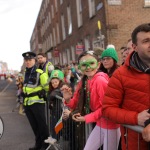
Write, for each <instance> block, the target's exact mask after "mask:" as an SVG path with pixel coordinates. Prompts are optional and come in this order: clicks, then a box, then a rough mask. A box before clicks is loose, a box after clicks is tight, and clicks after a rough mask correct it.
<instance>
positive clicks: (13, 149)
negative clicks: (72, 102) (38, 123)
mask: <svg viewBox="0 0 150 150" xmlns="http://www.w3.org/2000/svg"><path fill="white" fill-rule="evenodd" d="M0 87H1V88H0V116H1V117H2V119H3V121H4V135H3V136H2V139H0V150H28V149H29V147H32V146H33V145H34V135H33V131H32V129H31V127H30V125H29V123H28V120H27V118H26V116H24V115H20V114H19V113H18V111H17V110H16V111H14V112H13V111H12V110H13V109H14V108H15V106H16V90H17V88H16V85H15V81H13V82H12V83H11V84H10V85H8V82H7V81H5V80H4V81H2V80H0ZM4 88H6V89H5V90H4V91H3V89H4Z"/></svg>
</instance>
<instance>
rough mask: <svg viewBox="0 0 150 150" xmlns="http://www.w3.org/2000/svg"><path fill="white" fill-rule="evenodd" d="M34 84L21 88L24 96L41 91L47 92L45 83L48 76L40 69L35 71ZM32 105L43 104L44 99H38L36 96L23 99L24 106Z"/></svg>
mask: <svg viewBox="0 0 150 150" xmlns="http://www.w3.org/2000/svg"><path fill="white" fill-rule="evenodd" d="M35 73H36V82H35V84H27V83H26V84H24V86H23V92H24V94H27V95H28V94H31V93H35V92H38V91H41V90H42V89H44V90H47V86H46V87H45V85H47V81H48V75H47V74H46V73H45V72H44V71H43V70H41V69H36V72H35ZM34 103H45V101H44V98H40V97H39V96H38V94H37V95H35V96H31V97H25V98H24V106H27V105H32V104H34Z"/></svg>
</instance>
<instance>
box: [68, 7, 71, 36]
mask: <svg viewBox="0 0 150 150" xmlns="http://www.w3.org/2000/svg"><path fill="white" fill-rule="evenodd" d="M67 16H68V34H69V35H70V34H71V33H72V18H71V10H70V6H68V7H67Z"/></svg>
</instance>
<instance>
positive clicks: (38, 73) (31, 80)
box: [22, 52, 49, 150]
mask: <svg viewBox="0 0 150 150" xmlns="http://www.w3.org/2000/svg"><path fill="white" fill-rule="evenodd" d="M22 56H23V57H24V61H25V65H26V71H25V77H24V86H23V93H24V108H25V113H26V116H27V118H28V120H29V122H30V125H31V127H32V130H33V132H34V135H35V146H34V147H32V148H29V150H45V149H46V148H47V147H48V144H46V143H44V140H45V139H47V137H48V135H49V133H48V126H47V124H46V117H45V101H44V96H45V92H44V91H45V88H44V85H45V84H47V80H48V75H47V74H46V73H44V72H43V70H41V69H37V67H36V65H35V62H36V60H35V58H36V54H35V53H33V52H26V53H23V54H22Z"/></svg>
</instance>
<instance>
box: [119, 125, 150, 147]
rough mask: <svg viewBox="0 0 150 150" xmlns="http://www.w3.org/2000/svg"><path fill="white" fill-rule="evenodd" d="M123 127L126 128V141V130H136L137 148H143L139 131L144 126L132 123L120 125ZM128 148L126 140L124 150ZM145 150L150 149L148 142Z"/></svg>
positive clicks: (126, 135) (140, 131) (126, 136)
mask: <svg viewBox="0 0 150 150" xmlns="http://www.w3.org/2000/svg"><path fill="white" fill-rule="evenodd" d="M122 126H124V127H125V129H126V134H125V135H124V136H125V138H126V141H128V138H129V137H128V130H133V131H135V132H137V134H138V142H137V150H143V147H142V144H141V141H142V139H141V138H142V137H141V133H142V131H143V129H144V127H142V126H138V125H135V126H132V125H125V124H124V125H122ZM128 149H130V148H129V146H128V142H127V143H126V150H128ZM147 150H150V143H149V142H147Z"/></svg>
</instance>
